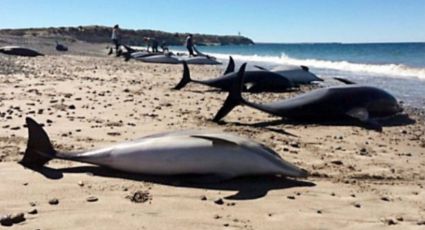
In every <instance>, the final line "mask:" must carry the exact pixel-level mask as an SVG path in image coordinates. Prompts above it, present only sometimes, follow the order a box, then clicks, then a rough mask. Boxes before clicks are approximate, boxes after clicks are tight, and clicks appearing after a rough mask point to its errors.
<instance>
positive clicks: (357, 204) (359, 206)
mask: <svg viewBox="0 0 425 230" xmlns="http://www.w3.org/2000/svg"><path fill="white" fill-rule="evenodd" d="M354 207H356V208H361V207H362V206H361V205H360V204H359V203H356V204H354Z"/></svg>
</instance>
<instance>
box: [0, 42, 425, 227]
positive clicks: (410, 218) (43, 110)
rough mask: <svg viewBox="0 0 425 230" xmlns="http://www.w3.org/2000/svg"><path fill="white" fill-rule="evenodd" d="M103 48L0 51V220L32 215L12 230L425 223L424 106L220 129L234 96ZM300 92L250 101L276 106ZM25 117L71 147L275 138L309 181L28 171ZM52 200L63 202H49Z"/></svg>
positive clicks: (246, 113) (211, 71)
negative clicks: (223, 136) (373, 122)
mask: <svg viewBox="0 0 425 230" xmlns="http://www.w3.org/2000/svg"><path fill="white" fill-rule="evenodd" d="M97 47H98V49H99V50H100V51H99V53H98V54H96V55H93V53H90V56H89V55H84V54H81V53H71V54H62V55H57V54H54V53H53V54H54V55H47V56H44V57H37V58H22V57H11V56H5V55H0V66H1V67H0V85H1V88H2V91H1V92H0V105H1V107H0V108H1V109H0V129H1V134H0V184H1V186H0V197H1V199H0V215H7V214H13V213H20V212H23V213H25V218H26V220H25V221H23V222H21V223H18V224H14V225H13V226H12V227H11V229H79V228H84V229H99V228H101V229H117V228H120V229H282V228H285V229H386V228H388V227H389V225H391V229H423V228H424V226H425V190H424V188H423V186H424V185H425V176H424V175H425V156H424V155H425V139H424V132H425V119H424V113H423V111H420V110H414V109H411V108H408V109H406V112H405V114H403V115H400V116H397V117H395V118H390V119H385V120H383V121H381V123H382V124H384V129H383V132H381V133H380V132H376V131H372V130H367V129H365V128H362V127H359V126H357V125H356V124H344V123H341V122H334V123H332V124H294V123H288V122H285V121H282V120H280V119H278V118H276V117H273V116H270V115H268V114H264V113H262V112H259V111H255V110H253V109H250V108H247V107H237V108H236V109H235V110H233V111H232V112H231V113H230V114H229V115H228V116H227V117H226V118H225V119H224V121H225V123H223V124H220V125H218V124H216V123H213V122H211V119H212V117H213V116H214V114H215V113H216V112H217V110H218V109H219V108H220V106H221V104H222V103H223V101H224V99H225V98H226V96H227V94H226V93H224V92H218V91H214V90H211V89H210V88H207V87H204V86H200V85H196V84H189V85H188V86H187V87H185V88H184V89H182V90H180V91H175V90H171V88H172V87H174V85H175V84H177V82H178V81H179V80H180V77H181V72H182V67H181V66H180V65H160V64H146V63H141V62H136V61H130V62H124V61H123V60H122V59H119V58H115V57H112V56H107V55H106V52H107V50H106V49H104V48H103V47H104V46H100V45H99V46H97ZM101 47H102V49H101ZM190 68H191V73H192V77H193V78H196V79H208V78H210V77H212V76H218V75H219V74H220V73H221V72H222V71H223V68H224V67H223V66H191V67H190ZM303 90H308V87H306V88H303ZM298 93H300V92H293V93H264V94H255V95H248V94H246V95H245V96H246V97H247V98H249V100H252V101H272V100H276V99H277V98H285V97H290V96H292V95H295V94H298ZM27 116H30V117H32V118H34V119H35V120H37V121H38V122H40V123H43V124H45V130H46V131H47V133H48V134H49V136H50V138H51V140H52V141H53V143H54V145H55V147H56V148H57V149H60V150H72V151H79V150H84V149H91V148H98V147H104V146H108V145H111V144H114V143H118V142H122V141H127V140H132V139H136V138H138V137H142V136H145V135H148V134H153V133H156V132H163V131H169V130H181V129H198V128H201V129H214V130H221V131H225V132H230V133H234V134H237V135H241V136H245V137H249V138H251V139H253V140H256V141H258V142H261V143H264V144H266V145H268V146H269V147H271V148H273V149H274V150H275V151H277V152H278V153H279V154H280V155H281V156H282V157H283V158H284V159H285V160H287V161H289V162H292V163H294V164H296V165H298V166H300V167H302V168H305V169H307V170H308V171H309V172H310V173H311V176H310V177H309V178H307V179H305V180H291V179H285V178H274V177H250V178H240V179H235V180H232V181H228V182H225V183H219V184H201V185H200V184H188V183H184V182H182V180H181V179H182V178H178V177H148V176H136V175H127V174H123V173H119V172H116V171H112V170H106V169H100V168H97V167H95V166H91V165H84V164H79V163H73V162H66V161H60V160H53V161H51V162H50V163H49V164H48V167H49V168H50V169H45V170H44V171H42V172H35V171H32V170H29V169H25V168H23V167H22V166H21V165H19V164H17V161H18V160H20V158H21V157H22V153H23V151H25V147H26V139H27V129H26V128H25V127H24V123H25V117H27ZM137 192H138V193H137ZM135 193H137V194H136V196H135V195H134V194H135ZM134 197H136V198H135V199H132V198H134ZM54 198H56V199H57V200H58V204H49V201H51V200H52V199H54ZM52 203H54V202H52ZM33 209H36V211H37V213H36V214H34V210H33ZM29 211H32V213H33V214H29V213H28V212H29Z"/></svg>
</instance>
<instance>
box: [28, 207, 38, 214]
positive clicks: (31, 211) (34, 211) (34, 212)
mask: <svg viewBox="0 0 425 230" xmlns="http://www.w3.org/2000/svg"><path fill="white" fill-rule="evenodd" d="M37 213H38V210H37V209H36V208H33V209H30V210H29V211H28V214H31V215H34V214H37Z"/></svg>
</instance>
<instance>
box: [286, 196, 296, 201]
mask: <svg viewBox="0 0 425 230" xmlns="http://www.w3.org/2000/svg"><path fill="white" fill-rule="evenodd" d="M286 198H288V199H290V200H295V196H287V197H286Z"/></svg>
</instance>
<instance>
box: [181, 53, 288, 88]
mask: <svg viewBox="0 0 425 230" xmlns="http://www.w3.org/2000/svg"><path fill="white" fill-rule="evenodd" d="M230 64H231V65H232V68H229V67H228V68H227V69H226V71H225V72H224V74H223V75H222V76H220V77H217V78H213V79H209V80H203V81H201V80H192V79H191V78H190V72H189V67H188V66H187V63H186V62H183V77H182V79H181V80H180V82H179V83H178V84H177V85H176V86H175V87H174V89H177V90H179V89H181V88H183V87H185V86H186V85H187V83H189V82H194V83H198V84H202V85H207V86H210V87H214V88H219V89H221V90H225V91H229V90H230V89H231V88H232V85H233V83H234V82H235V81H236V80H237V75H238V74H237V73H235V72H233V71H231V69H234V61H233V58H232V57H230V61H229V65H230ZM292 87H293V84H292V83H291V81H289V80H288V79H287V78H286V77H284V76H282V75H279V74H276V73H273V72H270V71H262V70H255V71H246V72H245V81H244V84H243V90H245V91H248V92H264V91H269V92H281V91H288V90H289V89H290V88H292Z"/></svg>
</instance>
